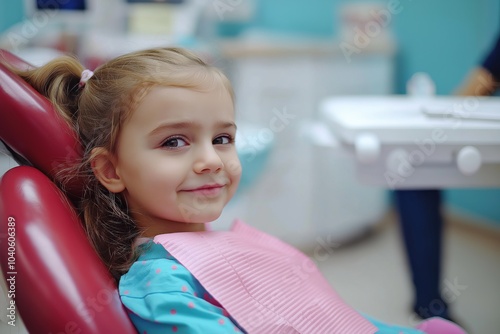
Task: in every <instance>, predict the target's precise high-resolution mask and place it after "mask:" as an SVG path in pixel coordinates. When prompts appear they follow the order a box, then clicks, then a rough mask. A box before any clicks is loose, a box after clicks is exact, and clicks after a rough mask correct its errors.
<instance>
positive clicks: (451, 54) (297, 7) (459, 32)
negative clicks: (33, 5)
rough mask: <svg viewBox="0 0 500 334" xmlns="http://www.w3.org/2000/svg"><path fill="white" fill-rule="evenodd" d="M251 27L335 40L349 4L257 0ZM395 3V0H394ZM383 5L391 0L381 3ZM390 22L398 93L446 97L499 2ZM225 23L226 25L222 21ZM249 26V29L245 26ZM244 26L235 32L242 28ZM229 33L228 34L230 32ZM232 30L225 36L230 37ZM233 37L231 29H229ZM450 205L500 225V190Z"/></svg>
mask: <svg viewBox="0 0 500 334" xmlns="http://www.w3.org/2000/svg"><path fill="white" fill-rule="evenodd" d="M255 1H256V2H257V5H258V7H257V8H258V9H257V13H256V17H255V20H254V22H252V23H251V24H250V25H249V26H250V27H253V28H260V29H268V30H272V31H275V32H283V33H293V34H300V35H311V36H320V37H329V36H335V35H336V33H337V32H338V28H339V26H338V22H337V21H336V20H335V18H336V17H337V14H336V13H337V8H338V7H339V6H340V5H342V4H343V3H347V2H352V1H348V0H308V1H299V0H255ZM393 1H397V0H393ZM379 2H380V3H382V4H383V5H385V4H387V3H388V2H389V1H379ZM399 2H400V7H401V8H402V10H401V12H400V13H398V14H397V15H394V16H393V20H392V22H391V24H390V27H391V29H392V30H393V31H394V34H395V36H396V39H397V42H398V47H399V51H398V55H397V58H396V68H397V77H396V93H403V92H404V90H405V88H404V87H405V82H406V81H407V80H408V79H409V78H410V77H411V75H412V74H413V73H415V72H418V71H425V72H428V73H429V74H430V75H431V76H432V77H433V79H434V80H435V82H436V85H437V92H438V94H450V93H452V92H453V90H454V89H455V88H456V87H457V86H458V85H459V83H460V82H461V81H462V80H463V79H464V77H465V76H466V73H467V72H468V71H469V70H470V69H471V68H472V67H473V66H474V65H475V64H477V63H478V62H480V61H481V59H482V57H483V54H484V53H485V52H486V50H487V49H488V48H489V47H490V45H491V42H492V40H493V38H494V36H495V35H496V34H497V32H500V25H499V24H500V0H438V1H436V0H418V1H415V0H413V1H412V0H400V1H399ZM22 13H23V12H22V1H20V0H16V1H12V0H0V31H3V30H5V29H6V28H8V27H9V26H11V25H12V24H14V23H16V22H19V21H20V20H21V19H22V16H23V14H22ZM223 23H224V22H223ZM247 26H248V25H247ZM242 28H244V27H242V26H235V27H234V29H239V30H241V29H242ZM228 29H229V30H228ZM230 29H231V27H230V26H229V27H226V33H228V34H231V31H230ZM233 33H234V31H233ZM446 198H447V201H448V203H450V204H451V205H452V206H456V207H459V208H460V209H461V210H463V211H465V212H468V213H471V214H472V215H477V216H479V217H481V218H485V219H489V220H490V221H493V222H495V223H497V224H498V225H499V226H500V205H499V203H500V190H498V189H475V190H449V191H446Z"/></svg>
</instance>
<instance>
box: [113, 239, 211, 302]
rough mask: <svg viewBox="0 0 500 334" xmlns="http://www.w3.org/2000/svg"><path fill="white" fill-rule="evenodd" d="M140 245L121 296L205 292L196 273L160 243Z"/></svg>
mask: <svg viewBox="0 0 500 334" xmlns="http://www.w3.org/2000/svg"><path fill="white" fill-rule="evenodd" d="M139 247H140V256H139V258H138V259H137V261H135V262H134V263H133V264H132V266H131V267H130V269H129V271H128V272H127V273H126V274H124V275H123V276H122V277H121V278H120V281H119V284H118V288H119V292H120V295H121V296H129V297H136V298H143V297H145V296H146V295H148V294H152V293H178V292H181V293H185V292H190V293H203V292H204V289H203V288H202V287H201V285H200V284H199V282H198V281H197V280H196V279H195V278H194V276H193V275H192V274H191V273H190V272H189V271H188V270H187V269H186V267H184V266H183V265H182V264H181V263H180V262H179V261H178V260H177V259H176V258H174V257H173V256H172V255H170V253H169V252H168V251H167V250H166V249H165V248H164V247H163V246H162V245H159V244H156V243H154V242H152V241H151V242H148V243H145V244H142V245H140V246H139Z"/></svg>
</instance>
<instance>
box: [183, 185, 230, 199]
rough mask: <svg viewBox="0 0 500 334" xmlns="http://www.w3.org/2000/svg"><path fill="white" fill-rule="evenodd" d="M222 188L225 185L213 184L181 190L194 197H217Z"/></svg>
mask: <svg viewBox="0 0 500 334" xmlns="http://www.w3.org/2000/svg"><path fill="white" fill-rule="evenodd" d="M224 187H225V185H223V184H218V183H213V184H205V185H203V186H201V187H197V188H190V189H186V190H183V192H186V193H191V194H195V195H203V196H217V195H219V194H220V193H221V191H222V189H223V188H224Z"/></svg>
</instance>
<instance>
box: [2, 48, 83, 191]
mask: <svg viewBox="0 0 500 334" xmlns="http://www.w3.org/2000/svg"><path fill="white" fill-rule="evenodd" d="M4 63H8V64H10V65H11V66H13V67H15V68H19V69H28V68H30V67H32V66H31V65H30V64H28V63H26V62H24V61H23V60H21V59H19V58H18V57H16V56H15V55H13V54H11V53H9V52H8V51H5V50H0V140H2V141H3V142H4V143H5V144H6V146H8V147H9V150H10V151H11V152H13V153H14V156H15V155H18V156H19V157H21V158H22V159H18V160H21V161H20V163H23V162H25V161H27V162H29V163H30V164H31V165H33V166H34V167H35V168H37V169H39V170H40V171H42V172H43V173H44V174H45V175H47V176H48V177H49V178H51V179H52V180H54V181H59V179H58V176H61V175H63V174H59V173H60V172H61V171H64V170H65V169H67V168H68V167H70V166H72V165H74V164H75V163H77V162H79V161H80V160H81V157H82V152H83V150H82V147H81V144H80V143H79V142H78V139H77V138H78V137H77V135H76V134H75V132H74V130H73V129H72V128H71V126H69V124H67V123H66V121H64V120H63V119H62V117H60V116H59V115H58V113H57V111H56V110H55V108H54V107H53V105H52V104H51V103H50V101H49V100H48V99H46V98H45V97H43V96H42V95H41V94H39V93H38V92H37V91H36V90H35V89H34V88H33V87H31V86H30V85H29V84H28V83H27V82H25V81H24V80H23V79H22V78H20V77H19V76H18V75H16V74H14V73H13V72H11V71H10V70H9V68H8V67H7V66H5V65H4ZM23 160H25V161H23ZM66 186H67V188H66V189H67V191H68V193H69V194H70V195H71V196H72V197H74V198H78V197H80V195H81V192H82V182H81V180H78V179H76V178H75V179H72V180H71V182H69V183H68V184H67V185H66Z"/></svg>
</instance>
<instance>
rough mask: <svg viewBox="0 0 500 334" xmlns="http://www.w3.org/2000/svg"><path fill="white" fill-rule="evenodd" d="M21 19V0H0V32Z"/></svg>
mask: <svg viewBox="0 0 500 334" xmlns="http://www.w3.org/2000/svg"><path fill="white" fill-rule="evenodd" d="M22 19H23V1H22V0H14V1H12V0H0V32H2V31H4V30H6V29H7V28H9V27H10V26H12V25H14V24H16V23H17V22H20V21H21V20H22Z"/></svg>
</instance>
